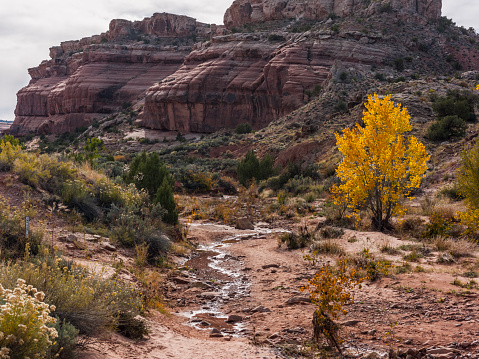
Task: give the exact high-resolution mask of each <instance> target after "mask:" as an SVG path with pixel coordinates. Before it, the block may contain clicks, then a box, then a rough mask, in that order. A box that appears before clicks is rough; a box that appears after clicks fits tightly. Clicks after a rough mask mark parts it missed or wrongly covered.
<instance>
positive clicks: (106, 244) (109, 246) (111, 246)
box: [101, 242, 116, 252]
mask: <svg viewBox="0 0 479 359" xmlns="http://www.w3.org/2000/svg"><path fill="white" fill-rule="evenodd" d="M101 246H102V247H103V248H104V249H106V250H107V251H110V252H115V251H116V247H115V246H113V245H111V244H110V243H108V242H103V243H102V244H101Z"/></svg>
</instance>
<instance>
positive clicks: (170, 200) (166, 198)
mask: <svg viewBox="0 0 479 359" xmlns="http://www.w3.org/2000/svg"><path fill="white" fill-rule="evenodd" d="M154 203H159V204H160V205H161V207H162V208H163V209H164V210H165V211H166V213H165V214H164V215H163V217H162V218H163V221H164V222H165V223H169V224H173V225H175V224H177V223H178V210H177V209H176V203H175V197H174V196H173V189H172V188H171V184H170V182H169V181H168V178H167V177H166V176H165V177H164V178H163V183H162V184H161V186H160V188H158V192H157V193H156V197H155V200H154Z"/></svg>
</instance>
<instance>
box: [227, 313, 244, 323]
mask: <svg viewBox="0 0 479 359" xmlns="http://www.w3.org/2000/svg"><path fill="white" fill-rule="evenodd" d="M242 321H243V317H242V316H241V315H236V314H231V315H229V316H228V319H227V320H226V323H236V322H242Z"/></svg>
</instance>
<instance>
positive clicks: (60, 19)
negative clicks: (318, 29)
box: [0, 0, 479, 120]
mask: <svg viewBox="0 0 479 359" xmlns="http://www.w3.org/2000/svg"><path fill="white" fill-rule="evenodd" d="M232 2H233V0H174V1H171V0H168V1H167V0H157V1H153V0H136V1H131V0H81V1H71V0H34V1H32V0H10V1H8V2H7V1H6V2H5V4H2V6H0V49H1V56H0V120H2V119H3V120H13V118H14V114H13V111H14V109H15V103H16V93H17V91H18V90H20V89H21V88H22V87H24V86H26V85H27V84H28V82H29V80H30V76H29V75H28V72H27V69H28V68H30V67H34V66H37V65H38V64H39V63H40V62H41V61H42V60H45V59H49V56H48V53H49V48H50V47H51V46H55V45H59V44H60V42H62V41H66V40H79V39H81V38H82V37H87V36H91V35H95V34H100V33H101V32H105V31H106V30H108V24H109V22H110V20H111V19H118V18H121V19H128V20H141V19H143V18H144V17H149V16H151V15H152V14H153V13H155V12H169V13H174V14H178V15H188V16H191V17H194V18H196V19H197V20H198V21H201V22H206V23H216V24H222V23H223V14H224V12H225V10H226V9H227V8H228V6H229V5H230V4H231V3H232ZM443 15H445V16H447V17H449V18H452V19H453V20H454V21H455V22H456V23H457V24H458V25H463V26H465V27H466V28H469V27H474V28H475V29H476V31H478V32H479V16H478V15H479V2H478V1H477V0H443Z"/></svg>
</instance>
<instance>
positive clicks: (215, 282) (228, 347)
mask: <svg viewBox="0 0 479 359" xmlns="http://www.w3.org/2000/svg"><path fill="white" fill-rule="evenodd" d="M277 226H278V227H277V228H276V229H280V228H279V227H280V225H279V224H277ZM277 238H278V234H277V233H272V231H271V230H267V229H266V224H263V225H260V226H257V227H256V230H254V231H247V230H246V231H242V230H237V229H234V228H232V227H229V226H224V225H218V224H208V223H194V224H193V225H192V226H191V228H190V239H191V240H192V241H193V242H195V243H197V244H198V245H199V246H198V248H197V250H196V251H194V252H193V253H192V255H191V257H190V258H189V260H179V261H178V263H177V264H178V267H179V269H178V270H176V271H174V272H172V273H171V274H170V275H169V276H168V278H167V279H166V283H165V290H166V292H165V299H166V300H167V302H168V303H169V305H170V307H171V311H172V314H171V315H170V316H165V315H162V314H158V313H156V314H153V315H150V316H149V317H148V321H149V325H150V327H151V335H150V338H149V339H148V340H145V341H140V342H135V341H130V340H128V339H125V338H123V337H121V336H119V335H116V334H109V335H108V336H107V337H105V338H102V340H99V341H97V342H96V344H95V345H94V347H95V348H96V349H97V351H95V350H93V351H89V352H87V353H84V354H83V356H82V357H81V359H97V358H113V359H116V358H148V359H149V358H151V359H160V358H219V359H229V358H231V359H233V358H252V359H256V358H261V359H265V358H268V359H269V358H271V359H272V358H284V357H287V356H282V355H281V354H280V352H279V350H278V348H279V347H284V346H285V345H286V346H289V347H290V348H292V349H293V352H296V353H299V352H300V350H301V346H302V344H305V343H308V342H309V341H310V339H311V333H312V323H311V318H312V314H313V312H314V306H313V305H312V304H311V303H309V302H308V298H307V295H306V294H304V293H301V292H300V290H299V287H300V286H301V285H302V284H305V283H306V281H307V280H308V278H310V277H311V276H312V275H313V274H314V270H313V269H312V268H311V267H309V266H308V264H307V262H305V261H304V260H303V255H304V253H303V252H302V251H300V250H295V251H289V250H286V249H284V248H278V240H277ZM335 241H336V242H337V243H338V244H339V245H340V246H342V247H343V248H344V249H345V250H346V251H347V252H350V253H357V252H358V251H361V250H362V249H363V248H370V249H371V252H374V253H376V254H377V255H380V256H384V257H385V258H387V259H390V260H391V261H393V262H394V263H395V264H396V265H401V264H404V263H405V262H404V260H403V258H402V256H403V255H404V254H405V253H407V252H406V251H405V250H398V252H399V253H398V254H395V255H388V254H381V253H379V250H378V248H379V247H381V246H384V245H385V244H387V245H389V246H390V247H395V248H397V247H399V246H401V245H410V244H412V243H414V242H408V241H404V240H402V241H401V240H398V239H396V238H394V237H391V236H387V235H384V234H381V233H371V232H357V231H349V230H346V231H345V233H344V235H343V236H342V237H341V238H339V239H337V240H335ZM305 253H308V250H306V251H305ZM437 256H438V253H434V252H433V253H430V254H428V256H426V257H424V258H421V259H419V260H418V261H417V262H413V263H411V270H410V271H408V272H407V273H404V274H400V275H396V274H394V275H392V276H390V277H388V278H383V279H381V280H379V281H376V282H372V283H370V282H368V283H366V284H365V285H364V286H363V288H362V289H361V290H358V291H357V292H356V303H355V304H353V305H350V306H348V308H347V309H348V311H349V313H348V315H347V316H344V317H341V318H340V319H339V322H340V323H342V324H344V325H343V326H342V328H343V329H342V335H343V338H345V339H346V347H347V348H348V349H347V353H348V354H349V356H350V357H358V358H359V357H364V356H366V355H368V354H371V353H372V352H376V353H378V354H380V355H383V356H385V355H386V353H387V351H388V349H389V348H390V347H392V348H395V349H399V350H402V351H403V352H404V353H405V352H406V351H407V350H409V351H410V352H411V353H416V354H417V353H419V350H422V353H424V352H427V353H442V354H441V355H443V356H442V357H441V358H451V359H452V358H456V357H464V358H465V357H467V358H479V305H478V304H479V301H478V290H477V288H473V289H471V290H469V292H468V294H462V295H458V292H460V291H459V288H458V287H457V286H454V285H453V284H452V282H453V281H454V279H455V278H459V279H460V280H461V281H462V282H466V278H462V277H461V276H460V274H461V273H464V272H465V271H466V268H467V267H469V266H472V265H477V258H476V257H469V258H464V259H462V260H461V261H460V262H458V263H455V264H449V265H443V264H439V263H437ZM324 260H330V261H334V258H333V257H331V258H329V257H325V259H324ZM418 266H420V267H421V268H422V269H421V270H420V271H419V270H415V268H416V267H418ZM228 318H229V319H231V318H233V320H231V322H229V323H227V322H226V321H227V319H228ZM252 341H253V342H255V343H256V344H262V346H253V345H251V344H250V343H251V342H252ZM294 355H295V354H292V356H289V357H295V356H294ZM431 355H433V356H432V357H433V358H434V357H439V356H434V355H435V354H431ZM438 355H439V354H438ZM404 357H405V356H404ZM414 357H415V356H412V358H414ZM417 357H418V358H419V357H420V356H417Z"/></svg>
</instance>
